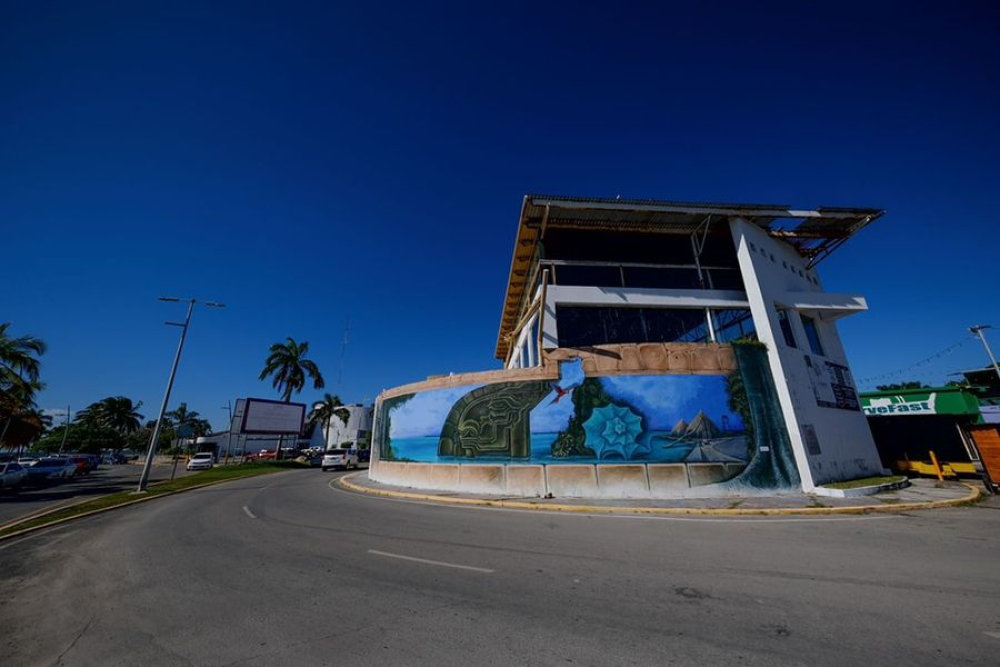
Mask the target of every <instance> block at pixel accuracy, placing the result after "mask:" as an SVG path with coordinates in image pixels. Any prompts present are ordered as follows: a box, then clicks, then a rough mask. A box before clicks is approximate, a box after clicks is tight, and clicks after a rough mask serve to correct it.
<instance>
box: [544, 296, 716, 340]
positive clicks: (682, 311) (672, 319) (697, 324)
mask: <svg viewBox="0 0 1000 667" xmlns="http://www.w3.org/2000/svg"><path fill="white" fill-rule="evenodd" d="M557 321H558V329H559V346H560V347H587V346H589V345H603V344H612V343H647V342H671V341H689V342H699V341H705V340H708V324H707V322H706V320H705V311H704V310H702V309H699V308H611V307H592V306H558V307H557Z"/></svg>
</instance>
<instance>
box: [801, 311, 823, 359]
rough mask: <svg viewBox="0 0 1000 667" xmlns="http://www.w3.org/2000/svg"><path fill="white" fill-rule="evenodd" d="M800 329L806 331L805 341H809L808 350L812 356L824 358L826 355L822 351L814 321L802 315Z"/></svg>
mask: <svg viewBox="0 0 1000 667" xmlns="http://www.w3.org/2000/svg"><path fill="white" fill-rule="evenodd" d="M801 317H802V328H803V329H805V331H806V340H808V341H809V349H810V350H812V351H813V354H818V355H819V356H821V357H825V356H826V353H825V352H824V351H823V341H821V340H820V338H819V331H818V330H817V329H816V320H814V319H813V318H811V317H808V316H806V315H802V316H801Z"/></svg>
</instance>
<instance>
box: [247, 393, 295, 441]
mask: <svg viewBox="0 0 1000 667" xmlns="http://www.w3.org/2000/svg"><path fill="white" fill-rule="evenodd" d="M305 417H306V406H305V403H284V402H282V401H270V400H267V399H265V398H248V399H246V403H245V404H244V407H243V422H242V424H241V425H240V433H271V434H275V435H281V434H284V435H290V434H298V433H301V432H302V425H303V422H304V421H305Z"/></svg>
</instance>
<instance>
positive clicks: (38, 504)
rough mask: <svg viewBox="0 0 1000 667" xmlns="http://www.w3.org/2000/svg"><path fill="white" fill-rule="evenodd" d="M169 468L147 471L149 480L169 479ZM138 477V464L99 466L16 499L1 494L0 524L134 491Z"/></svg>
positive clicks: (26, 489)
mask: <svg viewBox="0 0 1000 667" xmlns="http://www.w3.org/2000/svg"><path fill="white" fill-rule="evenodd" d="M172 467H173V466H172V465H170V464H160V463H158V464H157V465H154V466H153V467H152V468H151V469H150V472H149V480H150V481H151V482H158V481H161V480H166V479H170V471H171V468H172ZM141 474H142V465H141V464H139V463H129V464H123V465H114V466H112V465H101V467H99V468H98V469H97V470H94V471H92V472H91V473H90V474H89V475H81V476H79V477H73V478H72V479H68V480H59V481H54V482H46V483H44V484H40V485H37V486H25V487H24V488H23V489H22V490H21V492H20V493H18V494H16V495H12V494H0V524H4V523H7V522H9V521H13V520H15V519H19V518H21V517H23V516H27V515H29V514H35V513H37V512H41V511H45V510H50V509H57V508H59V507H61V506H63V505H69V504H72V503H74V502H76V501H78V500H82V499H86V498H90V497H94V496H103V495H107V494H109V493H115V492H117V491H126V490H129V489H134V488H136V486H138V484H139V476H140V475H141ZM186 474H188V472H187V471H186V470H185V469H184V461H181V462H180V463H179V464H178V466H177V476H178V477H181V476H183V475H186Z"/></svg>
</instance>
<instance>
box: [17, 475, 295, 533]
mask: <svg viewBox="0 0 1000 667" xmlns="http://www.w3.org/2000/svg"><path fill="white" fill-rule="evenodd" d="M276 472H284V471H283V470H279V471H276ZM252 477H263V475H248V476H247V477H234V478H232V479H220V480H216V481H214V482H205V483H204V484H197V485H195V486H189V487H187V488H186V489H177V490H176V491H168V492H167V493H159V494H157V495H155V496H143V497H142V498H136V499H135V500H130V501H128V502H125V503H122V504H120V505H111V506H110V507H102V508H100V509H96V510H91V511H89V512H84V513H83V514H75V515H73V516H68V517H65V518H62V519H56V520H55V521H52V522H50V523H43V524H42V525H40V526H31V527H30V528H25V529H23V530H18V531H15V532H13V533H8V534H7V535H0V542H3V541H4V540H11V539H14V538H15V537H21V536H22V535H29V534H31V533H34V532H36V531H39V530H42V529H44V528H51V527H52V526H59V525H62V524H64V523H69V522H70V521H75V520H77V519H84V518H86V517H88V516H94V515H95V514H103V513H104V512H110V511H111V510H116V509H121V508H122V507H129V506H131V505H138V504H139V503H145V502H148V501H150V500H156V499H158V498H169V497H170V496H175V495H177V494H178V493H185V492H187V491H195V490H197V489H204V488H206V487H209V486H218V485H219V484H226V483H227V482H235V481H238V480H241V479H250V478H252ZM108 495H114V494H108ZM104 497H105V496H97V498H104ZM91 500H96V498H87V500H84V501H81V502H78V503H73V504H72V505H66V506H64V507H60V508H58V509H54V510H51V511H47V512H43V513H41V514H37V515H35V516H32V517H27V518H24V519H19V520H18V521H16V522H10V523H8V524H6V525H5V526H3V527H0V530H5V529H6V528H13V527H16V526H17V525H18V524H21V523H27V522H29V521H34V520H35V519H42V518H44V517H46V516H48V515H50V514H55V513H56V512H62V511H63V510H67V509H72V508H73V507H76V506H77V505H82V504H83V503H84V502H88V501H91Z"/></svg>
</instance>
